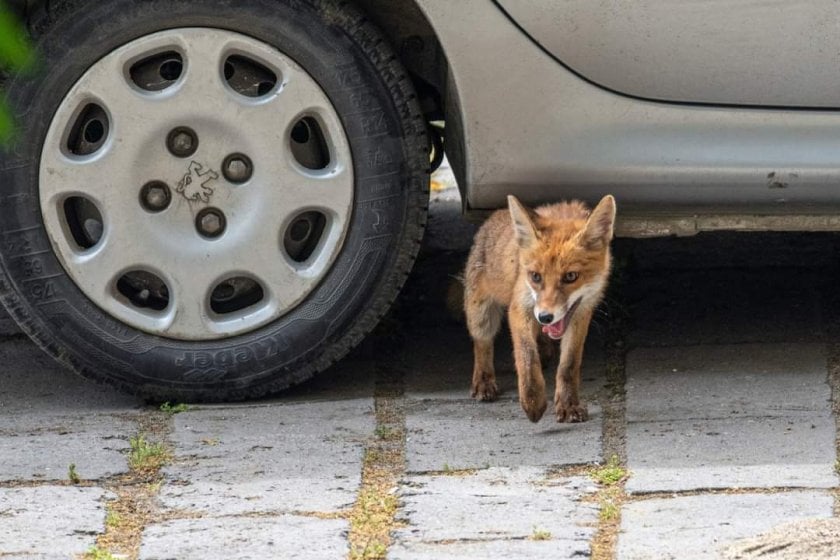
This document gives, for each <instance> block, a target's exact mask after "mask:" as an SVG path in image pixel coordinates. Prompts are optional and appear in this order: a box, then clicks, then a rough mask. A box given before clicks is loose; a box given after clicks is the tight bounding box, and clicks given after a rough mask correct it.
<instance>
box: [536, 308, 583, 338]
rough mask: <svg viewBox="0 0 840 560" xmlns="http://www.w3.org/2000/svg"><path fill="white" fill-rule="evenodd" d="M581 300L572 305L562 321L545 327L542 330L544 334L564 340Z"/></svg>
mask: <svg viewBox="0 0 840 560" xmlns="http://www.w3.org/2000/svg"><path fill="white" fill-rule="evenodd" d="M579 303H580V300H577V301H576V302H575V303H574V305H572V306H571V307H570V308H569V310H568V311H566V315H565V316H563V318H562V319H560V320H559V321H555V322H553V323H551V324H550V325H545V326H543V328H542V332H544V333H545V334H547V335H548V336H549V337H551V338H553V339H555V340H557V339H560V338H563V333H565V332H566V328H567V327H568V326H569V322H570V321H571V320H572V314H574V312H575V309H577V306H578V304H579Z"/></svg>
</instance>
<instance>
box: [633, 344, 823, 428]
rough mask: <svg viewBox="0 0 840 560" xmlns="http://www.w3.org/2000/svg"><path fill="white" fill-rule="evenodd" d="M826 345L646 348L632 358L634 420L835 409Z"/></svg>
mask: <svg viewBox="0 0 840 560" xmlns="http://www.w3.org/2000/svg"><path fill="white" fill-rule="evenodd" d="M826 363H827V362H826V349H825V345H823V344H801V343H799V344H798V343H793V344H735V345H700V346H680V347H673V348H642V349H637V350H631V351H630V352H629V353H628V355H627V363H626V373H627V385H626V389H627V420H628V421H629V422H637V421H649V420H681V419H686V418H729V417H732V416H736V417H737V416H753V415H757V414H767V415H784V416H787V415H802V416H811V415H812V414H814V413H818V414H821V415H828V414H830V413H831V389H830V387H829V386H828V383H827V377H828V376H827V373H826Z"/></svg>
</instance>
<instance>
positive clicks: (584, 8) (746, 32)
mask: <svg viewBox="0 0 840 560" xmlns="http://www.w3.org/2000/svg"><path fill="white" fill-rule="evenodd" d="M496 1H497V3H498V4H499V5H500V6H502V7H503V8H504V10H505V11H506V12H507V13H508V14H509V15H510V16H511V17H512V18H513V19H514V20H516V22H517V23H518V24H519V25H521V26H522V28H523V29H524V30H526V31H527V32H528V33H529V34H530V36H531V37H533V39H534V40H535V41H537V42H538V43H539V44H540V45H542V46H543V47H544V48H545V49H546V50H547V51H549V52H550V53H552V54H553V55H554V56H556V57H557V58H558V59H559V60H560V61H562V62H563V63H564V64H566V65H567V66H568V67H570V68H572V69H573V70H574V71H576V72H578V73H579V74H581V75H583V76H585V77H586V78H587V79H590V80H592V81H593V82H596V83H598V84H600V85H602V86H604V87H607V88H609V89H612V90H615V91H620V92H623V93H626V94H629V95H633V96H638V97H644V98H649V99H659V100H671V101H686V102H703V103H718V104H744V105H772V106H807V107H840V72H838V64H837V60H838V55H840V33H838V25H840V12H838V10H837V3H836V2H834V1H833V0H810V1H802V0H750V1H733V0H690V1H678V2H673V1H672V2H668V1H663V0H635V1H633V2H624V1H621V0H564V1H563V2H558V1H557V0H496Z"/></svg>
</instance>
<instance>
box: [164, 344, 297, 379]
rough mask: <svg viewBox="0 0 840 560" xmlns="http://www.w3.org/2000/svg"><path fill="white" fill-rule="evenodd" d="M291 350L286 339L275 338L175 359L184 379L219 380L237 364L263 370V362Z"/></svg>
mask: <svg viewBox="0 0 840 560" xmlns="http://www.w3.org/2000/svg"><path fill="white" fill-rule="evenodd" d="M288 348H289V344H288V343H287V342H286V340H285V337H284V336H283V335H282V334H278V335H276V336H274V337H271V338H268V339H265V340H260V341H257V342H253V343H251V344H248V345H245V346H239V347H236V348H232V349H228V350H220V351H218V352H206V351H201V352H184V353H183V354H181V355H180V356H179V357H177V358H176V359H175V365H176V366H177V367H180V368H183V369H185V370H186V371H185V372H184V377H187V378H196V377H199V378H202V379H211V378H212V379H219V378H221V377H224V376H225V375H226V374H227V373H228V372H229V371H230V369H231V368H232V367H234V366H236V365H237V364H250V369H251V370H252V371H257V370H259V369H262V364H263V362H265V361H267V360H268V359H270V358H273V357H274V356H277V355H279V354H280V352H281V351H284V350H286V349H288Z"/></svg>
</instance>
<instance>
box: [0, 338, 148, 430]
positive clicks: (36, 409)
mask: <svg viewBox="0 0 840 560" xmlns="http://www.w3.org/2000/svg"><path fill="white" fill-rule="evenodd" d="M141 406H142V401H141V400H140V399H138V398H136V397H132V396H129V395H126V394H124V393H120V392H118V391H117V390H116V389H112V388H111V387H108V386H105V385H98V384H96V383H93V382H92V381H87V380H85V379H84V378H82V377H80V376H78V375H76V374H74V373H72V372H70V371H68V370H67V369H65V368H64V367H62V366H61V365H60V364H59V363H57V362H56V361H55V360H53V359H52V358H51V357H49V356H47V355H46V354H45V353H44V352H43V351H42V350H41V349H39V348H38V347H37V346H35V344H34V343H32V342H30V341H29V340H26V339H23V338H15V339H8V340H2V341H0V414H4V415H15V416H17V415H20V414H24V413H31V414H33V415H36V416H37V415H41V414H44V413H45V412H48V413H49V414H63V413H82V414H89V413H90V412H93V411H98V412H108V411H110V412H125V411H127V410H131V409H138V408H140V407H141Z"/></svg>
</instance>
